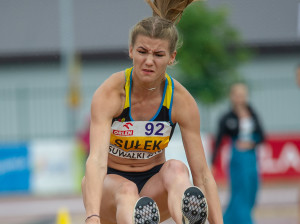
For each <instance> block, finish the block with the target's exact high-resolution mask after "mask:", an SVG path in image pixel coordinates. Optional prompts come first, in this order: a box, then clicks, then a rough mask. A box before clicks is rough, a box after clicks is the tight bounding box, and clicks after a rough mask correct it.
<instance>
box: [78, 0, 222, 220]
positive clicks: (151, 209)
mask: <svg viewBox="0 0 300 224" xmlns="http://www.w3.org/2000/svg"><path fill="white" fill-rule="evenodd" d="M192 1H193V0H172V1H171V0H169V1H168V0H155V1H154V2H152V1H150V0H148V3H149V5H150V6H151V7H152V9H153V12H154V15H153V17H149V18H146V19H143V20H142V21H140V22H139V23H137V24H136V25H135V26H134V27H133V29H132V31H131V35H130V44H129V45H130V46H129V56H130V58H131V59H132V61H133V67H132V68H128V69H126V70H124V71H120V72H117V73H115V74H113V75H111V76H110V77H109V78H108V79H107V80H106V81H105V82H104V83H103V84H102V85H101V86H100V87H99V88H98V89H97V90H96V92H95V94H94V96H93V99H92V105H91V127H90V154H89V157H88V159H87V162H86V174H85V177H84V179H83V181H82V192H83V201H84V205H85V209H86V223H87V224H92V223H101V224H112V223H118V224H123V223H125V224H132V223H159V222H162V221H164V220H166V219H168V218H169V217H172V218H173V220H174V221H175V222H176V223H195V224H196V223H200V224H201V223H205V221H206V219H207V217H208V220H209V222H210V223H211V224H222V223H223V220H222V212H221V206H220V202H219V197H218V191H217V186H216V183H215V181H214V178H213V176H212V174H211V172H210V170H209V168H208V166H207V163H206V159H205V155H204V151H203V146H202V142H201V137H200V117H199V112H198V107H197V104H196V102H195V100H194V99H193V97H192V96H191V95H190V94H189V92H188V91H187V90H186V89H185V88H184V87H183V86H182V85H181V84H180V83H179V82H177V81H176V80H174V79H173V78H171V76H169V75H168V74H166V68H167V66H168V65H171V64H173V63H174V61H175V56H176V46H177V41H178V33H177V30H176V27H175V25H174V22H175V21H178V19H179V17H180V16H181V14H182V12H183V10H184V9H185V7H186V6H187V5H188V4H190V3H191V2H192ZM177 123H178V125H179V127H180V130H181V134H182V139H183V143H184V148H185V152H186V156H187V159H188V163H189V166H190V170H191V173H192V182H191V180H190V177H189V171H188V168H187V167H186V166H185V164H184V163H182V162H181V161H178V160H168V161H166V158H165V148H166V147H167V145H168V143H169V140H170V139H171V137H172V134H173V131H174V128H175V126H176V124H177ZM170 150H172V149H170ZM208 211H209V215H208Z"/></svg>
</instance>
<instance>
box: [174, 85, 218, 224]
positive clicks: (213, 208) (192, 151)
mask: <svg viewBox="0 0 300 224" xmlns="http://www.w3.org/2000/svg"><path fill="white" fill-rule="evenodd" d="M173 115H174V116H173ZM172 120H173V121H174V122H177V123H178V124H179V126H180V131H181V135H182V140H183V144H184V148H185V152H186V156H187V160H188V163H189V166H190V169H191V173H192V177H193V183H194V185H195V186H198V187H199V188H201V190H202V191H203V193H204V195H205V197H206V199H207V203H208V220H209V223H211V224H222V223H223V218H222V210H221V205H220V200H219V196H218V189H217V185H216V182H215V180H214V178H213V176H212V173H211V171H210V169H209V168H208V166H207V163H206V159H205V154H204V150H203V145H202V140H201V136H200V115H199V110H198V106H197V103H196V101H195V100H194V98H193V97H192V96H191V95H190V93H189V92H188V91H187V90H186V89H185V88H184V87H183V86H181V85H180V84H179V83H178V82H176V83H175V93H174V104H173V111H172Z"/></svg>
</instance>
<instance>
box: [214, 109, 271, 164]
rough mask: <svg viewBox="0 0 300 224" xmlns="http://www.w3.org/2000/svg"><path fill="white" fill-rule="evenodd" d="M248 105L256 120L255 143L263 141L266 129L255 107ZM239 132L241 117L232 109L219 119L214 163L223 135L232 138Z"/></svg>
mask: <svg viewBox="0 0 300 224" xmlns="http://www.w3.org/2000/svg"><path fill="white" fill-rule="evenodd" d="M247 107H248V110H249V112H250V115H251V117H252V119H253V121H254V131H253V132H254V135H255V143H256V144H259V143H261V142H263V141H264V139H265V135H264V131H263V129H262V126H261V123H260V121H259V119H258V117H257V115H256V113H255V112H254V110H253V108H252V107H251V106H250V105H248V106H247ZM238 134H239V119H238V116H237V115H236V113H235V112H234V111H233V110H232V109H231V110H230V111H229V112H227V113H226V114H224V115H223V116H222V117H221V119H220V121H219V128H218V132H217V136H216V141H215V144H214V148H213V155H212V164H214V162H215V160H216V157H217V154H218V151H219V148H220V144H221V142H222V139H223V137H224V136H229V137H230V138H232V139H234V138H237V136H238Z"/></svg>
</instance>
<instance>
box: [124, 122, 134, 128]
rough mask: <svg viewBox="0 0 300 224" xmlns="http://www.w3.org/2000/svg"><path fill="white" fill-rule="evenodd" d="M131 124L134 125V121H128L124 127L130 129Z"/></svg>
mask: <svg viewBox="0 0 300 224" xmlns="http://www.w3.org/2000/svg"><path fill="white" fill-rule="evenodd" d="M129 125H130V126H133V124H132V123H130V122H127V123H126V124H124V125H123V127H126V128H127V129H130V128H129Z"/></svg>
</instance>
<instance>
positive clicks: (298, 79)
mask: <svg viewBox="0 0 300 224" xmlns="http://www.w3.org/2000/svg"><path fill="white" fill-rule="evenodd" d="M296 83H297V85H298V86H299V88H300V63H299V64H298V66H297V69H296Z"/></svg>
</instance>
